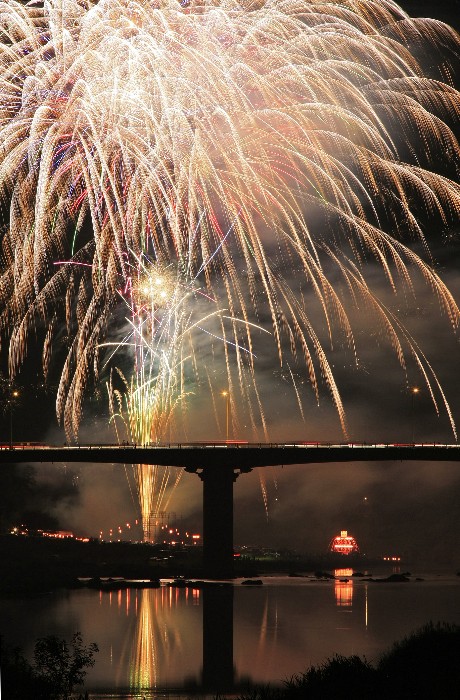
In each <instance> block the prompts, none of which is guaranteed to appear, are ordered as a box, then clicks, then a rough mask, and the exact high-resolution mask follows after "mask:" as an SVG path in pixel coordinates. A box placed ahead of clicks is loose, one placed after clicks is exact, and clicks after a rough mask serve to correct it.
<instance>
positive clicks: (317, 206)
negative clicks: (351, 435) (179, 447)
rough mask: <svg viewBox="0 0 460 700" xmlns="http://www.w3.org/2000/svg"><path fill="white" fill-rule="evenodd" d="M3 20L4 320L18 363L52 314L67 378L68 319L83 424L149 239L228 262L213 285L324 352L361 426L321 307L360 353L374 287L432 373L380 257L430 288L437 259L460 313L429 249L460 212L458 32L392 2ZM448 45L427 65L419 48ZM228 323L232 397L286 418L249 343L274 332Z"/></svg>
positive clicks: (182, 253)
mask: <svg viewBox="0 0 460 700" xmlns="http://www.w3.org/2000/svg"><path fill="white" fill-rule="evenodd" d="M0 31H1V36H2V42H1V46H0V65H1V72H0V73H1V74H0V192H1V200H0V201H1V202H2V208H3V212H4V213H5V212H6V211H8V212H9V217H8V225H5V231H4V235H3V238H2V267H1V278H0V296H1V299H2V307H1V317H0V322H1V328H2V330H3V331H4V332H5V333H6V334H8V335H9V337H10V341H9V361H10V371H11V373H12V375H14V373H15V372H16V371H17V370H18V367H19V366H20V364H21V363H22V362H23V360H24V359H25V357H26V355H27V348H28V340H29V336H30V334H31V333H32V332H33V331H34V330H35V329H36V328H39V329H41V328H42V326H43V325H44V326H45V328H46V329H47V331H45V332H46V342H45V346H44V352H43V363H44V370H45V373H46V371H47V369H48V365H49V362H50V358H51V355H52V353H51V348H52V346H53V341H54V339H55V338H56V336H57V334H58V333H59V332H62V326H63V324H65V326H66V328H67V337H68V338H69V349H68V354H67V359H66V361H65V363H64V366H63V371H62V375H61V382H60V386H59V390H58V395H57V412H58V415H59V417H60V418H61V419H62V420H63V422H64V426H65V429H66V431H67V433H68V435H69V436H71V435H75V434H76V433H77V431H78V426H79V422H80V420H81V411H82V399H83V395H84V391H85V389H86V388H87V387H88V386H92V385H93V384H94V382H97V381H98V376H99V367H100V360H101V357H100V356H101V354H102V353H103V350H102V349H101V345H102V341H103V340H104V339H105V338H106V337H107V336H109V337H111V338H116V337H117V332H116V331H117V329H116V328H114V327H113V314H114V310H115V309H116V306H117V304H118V303H119V294H118V290H119V289H120V288H121V287H123V286H124V285H125V284H126V281H127V277H128V276H129V275H131V268H132V267H133V266H135V264H136V261H138V260H139V259H141V256H142V254H143V253H145V252H146V253H147V254H148V255H149V256H150V259H152V260H155V262H156V263H158V264H160V265H167V264H169V263H170V262H171V261H173V262H174V264H175V265H176V266H177V269H179V270H182V269H184V270H187V271H188V272H187V274H189V275H190V279H193V278H194V276H196V275H197V274H198V271H200V270H201V269H202V266H203V262H204V261H209V264H208V265H207V266H206V267H205V269H203V275H204V279H205V282H204V284H203V285H202V287H203V291H204V292H205V293H206V294H207V295H208V296H209V297H211V298H216V297H217V298H219V299H221V303H222V305H223V306H225V307H226V308H228V309H229V315H230V316H232V317H233V318H235V319H237V318H240V319H243V320H244V321H248V322H256V323H257V322H258V321H259V317H260V318H264V319H265V318H266V317H267V313H268V315H269V317H271V324H272V330H273V339H274V352H275V353H276V354H277V355H278V357H279V361H280V363H281V364H283V365H289V366H290V367H291V366H294V365H296V364H297V365H299V364H302V363H303V365H304V366H305V367H306V371H307V374H308V379H309V383H310V385H311V386H312V387H313V388H314V391H315V392H317V393H318V395H319V392H320V385H321V384H322V383H324V384H325V385H326V387H327V388H328V389H329V391H330V393H331V395H332V399H333V401H334V403H335V405H336V407H337V410H338V413H339V416H340V420H341V422H342V426H343V429H344V431H345V430H346V425H345V412H344V407H343V405H342V400H341V397H340V393H339V389H338V387H337V385H336V381H335V378H334V375H333V373H332V370H331V367H330V365H329V362H328V356H327V343H328V340H327V339H326V341H323V339H322V337H321V334H320V332H319V327H318V325H317V323H318V322H317V314H315V313H313V312H312V309H313V308H320V309H321V313H322V320H321V322H320V323H321V325H323V322H324V323H325V325H326V327H327V328H328V332H329V335H330V338H332V339H333V338H334V337H337V336H340V335H342V336H343V337H345V339H346V341H347V343H348V345H349V347H350V348H351V351H352V352H353V351H354V350H353V349H354V341H353V333H352V328H351V325H350V321H349V314H350V309H352V308H354V305H355V304H356V303H358V300H362V299H363V298H365V297H368V300H367V302H368V308H369V309H371V310H372V311H373V312H374V318H375V323H376V325H378V326H380V327H381V328H383V329H385V330H386V329H388V332H389V333H391V336H392V343H393V345H394V347H395V350H396V352H397V355H398V357H399V358H400V360H401V362H403V361H404V355H405V354H406V353H407V352H409V354H410V353H414V354H415V357H416V358H418V360H420V363H421V366H423V368H424V369H423V372H422V374H423V373H426V376H428V375H429V374H430V373H431V372H430V367H429V365H427V364H426V362H425V358H424V357H423V355H421V354H420V353H419V352H418V351H417V346H416V345H415V344H413V343H412V341H411V338H410V335H409V334H406V333H404V332H402V330H401V326H400V325H399V324H395V323H394V322H393V318H392V316H391V315H390V314H388V313H387V312H386V310H385V308H384V306H383V305H382V304H379V302H378V300H376V298H375V293H374V292H373V290H372V289H371V288H369V286H368V283H367V280H366V273H367V270H368V269H372V268H373V266H374V263H375V264H378V265H380V266H381V267H382V269H383V270H384V272H385V274H386V276H387V279H388V284H389V287H390V289H394V290H395V291H397V290H403V291H404V290H409V292H410V291H411V289H412V279H413V278H414V277H415V276H417V275H419V274H420V275H421V276H422V278H424V279H425V280H426V282H427V284H428V286H429V287H431V288H432V289H433V292H434V293H435V295H436V296H437V297H438V299H439V302H440V305H441V308H442V309H443V311H444V312H445V313H446V315H447V316H448V318H449V321H450V323H451V325H452V326H453V327H454V328H455V327H457V325H458V320H459V310H458V308H457V306H456V304H455V302H454V300H453V299H452V296H451V295H450V294H449V292H448V291H447V289H446V287H445V286H444V284H443V282H442V281H441V280H440V279H439V277H438V276H437V275H436V274H435V273H434V272H433V270H432V269H431V267H430V261H429V257H427V260H428V262H426V260H422V259H421V257H419V256H418V255H417V254H416V253H414V252H413V251H412V250H411V245H412V244H413V243H415V244H416V245H417V246H418V248H419V247H421V248H424V249H425V253H426V255H428V253H427V250H428V243H427V241H426V240H425V231H426V230H427V226H426V223H425V222H426V221H429V222H431V224H433V222H434V224H435V225H436V226H439V227H442V228H448V227H449V225H451V224H452V222H457V221H458V218H459V214H460V187H459V185H458V184H457V183H456V182H455V181H454V180H455V178H456V177H458V163H459V157H460V153H459V145H458V142H457V139H456V137H455V134H454V131H453V130H452V128H453V127H455V128H458V117H459V107H458V105H459V93H458V92H457V91H456V90H455V89H454V87H453V86H452V85H450V84H449V81H450V73H451V69H450V62H451V61H454V60H455V58H456V57H458V52H459V38H458V35H457V34H456V33H455V32H454V31H453V30H451V29H449V28H447V27H445V26H444V25H441V24H440V23H438V22H435V21H429V20H411V19H410V18H409V17H408V16H407V15H406V14H405V13H404V12H403V11H402V10H401V9H400V8H398V6H397V5H396V4H394V3H393V2H390V1H389V0H380V2H368V0H342V1H341V2H340V3H338V2H334V1H330V2H328V1H326V2H321V3H319V2H315V1H314V0H304V1H303V2H302V3H299V2H298V1H297V0H267V1H266V2H263V0H260V1H259V2H256V3H253V4H246V5H245V4H240V3H238V2H235V1H234V0H223V1H222V2H206V1H204V2H198V1H197V2H194V1H193V0H192V1H191V2H184V3H183V4H179V3H177V2H176V0H151V1H150V0H149V1H147V0H145V1H141V0H138V1H136V0H129V2H128V0H110V1H109V0H101V1H100V2H98V3H95V4H93V3H91V2H89V1H87V0H80V2H76V1H73V0H65V2H64V1H63V0H50V1H49V2H45V3H44V6H43V8H40V7H33V6H32V7H30V6H24V5H22V4H20V3H19V2H15V1H14V0H9V1H8V2H0ZM441 54H442V55H443V58H442V60H441V59H440V60H439V61H438V65H439V69H433V71H434V72H431V73H430V74H429V75H428V74H425V71H426V69H424V68H423V67H422V66H421V64H420V63H419V60H418V57H422V58H423V57H424V56H427V55H430V56H432V57H433V58H432V64H433V65H435V64H436V61H437V59H438V57H440V56H441ZM437 163H441V164H442V166H439V167H442V168H443V170H442V172H441V171H438V172H437V171H436V168H438V165H437ZM4 218H5V220H6V218H7V217H6V214H4ZM230 228H231V235H228V234H227V237H226V233H227V232H228V231H229V229H230ZM216 251H218V252H217V254H215V253H216ZM67 260H72V262H73V263H74V264H73V265H67V264H61V265H55V262H56V261H67ZM368 263H370V265H369V264H368ZM88 265H90V266H91V267H87V266H88ZM286 267H288V269H290V270H291V271H292V272H293V274H294V275H295V277H296V280H297V281H298V284H297V285H296V288H295V289H294V288H293V286H292V284H290V283H289V282H288V281H287V280H286V279H284V278H283V276H282V272H281V271H282V270H283V269H285V268H286ZM241 269H244V275H241V274H240V271H241ZM337 269H338V270H339V271H340V274H341V275H342V277H343V279H344V280H345V281H346V285H347V288H348V290H349V296H348V298H339V294H338V291H337V290H336V289H335V288H334V274H335V271H336V270H337ZM299 289H300V292H299ZM307 294H308V303H305V302H304V300H305V299H306V298H307V296H306V295H307ZM63 300H65V303H63ZM313 319H315V320H313ZM222 323H223V321H222ZM315 325H316V326H317V327H315ZM243 328H244V329H243ZM218 335H220V336H222V337H224V338H225V339H226V340H227V339H228V340H231V342H233V343H234V344H235V345H234V351H232V352H233V354H232V355H231V356H230V354H229V352H230V351H229V346H228V345H227V344H225V346H224V349H225V366H226V372H227V375H228V377H227V380H228V381H227V384H228V386H229V388H231V391H232V396H235V392H239V394H240V396H241V401H238V403H239V404H241V405H247V406H248V412H249V414H250V425H251V426H252V430H253V431H255V432H256V431H259V430H262V431H264V430H266V427H264V426H265V423H264V420H265V419H264V411H263V401H262V399H261V397H260V395H259V390H258V388H257V384H256V383H254V382H253V381H252V379H251V377H253V376H254V360H253V356H252V355H251V354H248V353H242V352H240V350H239V348H240V347H242V346H243V347H246V348H248V349H249V350H250V351H251V352H252V346H253V342H254V341H255V337H254V334H253V333H251V330H250V326H249V325H245V326H244V327H240V326H239V325H238V324H237V323H232V324H230V327H226V328H223V329H222V332H221V333H219V334H218ZM117 339H118V340H119V337H118V338H117ZM209 342H212V341H211V340H210V341H209ZM292 356H294V357H292ZM194 367H195V364H194ZM247 377H249V379H250V381H249V382H246V378H247ZM432 385H433V386H436V382H434V383H432ZM133 390H135V389H134V387H133ZM294 393H295V392H294ZM233 401H235V399H233ZM235 403H236V402H235ZM232 415H235V413H234V412H233V411H232ZM235 420H237V416H236V417H235ZM260 426H262V428H261V427H260Z"/></svg>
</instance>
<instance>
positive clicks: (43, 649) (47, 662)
mask: <svg viewBox="0 0 460 700" xmlns="http://www.w3.org/2000/svg"><path fill="white" fill-rule="evenodd" d="M97 651H99V649H98V647H97V644H95V643H94V642H92V643H91V644H88V645H87V646H85V645H84V644H83V640H82V637H81V634H80V633H79V632H76V633H75V634H74V635H73V637H72V639H71V641H70V644H68V643H67V641H66V640H65V639H59V638H58V637H56V636H53V635H50V636H48V637H43V638H41V639H38V640H37V641H36V643H35V650H34V660H33V664H32V665H31V664H29V662H28V661H27V660H26V659H25V658H24V656H23V655H22V653H21V651H20V650H19V649H14V650H9V649H2V655H1V667H2V691H3V699H4V700H25V699H26V698H27V699H28V698H30V699H31V700H32V699H33V700H68V698H70V696H71V694H72V692H73V689H74V687H75V686H79V685H82V684H83V681H84V678H85V676H86V669H87V668H90V667H92V666H94V662H95V660H94V655H95V653H96V652H97Z"/></svg>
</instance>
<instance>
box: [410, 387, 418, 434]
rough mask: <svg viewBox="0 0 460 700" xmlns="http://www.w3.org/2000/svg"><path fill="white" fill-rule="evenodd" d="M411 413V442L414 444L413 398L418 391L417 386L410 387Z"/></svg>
mask: <svg viewBox="0 0 460 700" xmlns="http://www.w3.org/2000/svg"><path fill="white" fill-rule="evenodd" d="M410 392H411V414H412V442H413V443H414V444H415V411H414V399H415V397H416V396H417V394H419V393H420V389H419V388H418V386H413V387H411V390H410Z"/></svg>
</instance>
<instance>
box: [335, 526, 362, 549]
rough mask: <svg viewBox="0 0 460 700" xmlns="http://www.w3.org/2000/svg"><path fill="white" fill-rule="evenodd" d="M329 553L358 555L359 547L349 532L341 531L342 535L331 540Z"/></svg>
mask: <svg viewBox="0 0 460 700" xmlns="http://www.w3.org/2000/svg"><path fill="white" fill-rule="evenodd" d="M329 552H334V553H335V554H357V553H358V552H359V547H358V543H357V542H356V540H355V538H354V537H352V536H351V535H349V534H348V530H341V531H340V535H337V536H336V537H334V538H333V539H332V540H331V543H330V545H329Z"/></svg>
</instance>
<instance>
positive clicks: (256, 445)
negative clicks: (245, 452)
mask: <svg viewBox="0 0 460 700" xmlns="http://www.w3.org/2000/svg"><path fill="white" fill-rule="evenodd" d="M390 447H391V448H395V447H414V448H418V447H443V448H448V447H454V448H458V444H448V443H443V442H377V443H371V442H322V441H304V440H299V441H293V442H248V441H243V440H241V441H240V440H222V441H219V440H215V441H209V442H205V441H196V442H177V443H173V442H168V443H157V444H154V445H151V444H139V443H135V442H134V443H132V442H123V443H74V444H67V443H64V444H62V445H47V444H46V443H42V442H13V443H6V442H4V443H0V450H26V449H27V450H35V449H37V450H44V449H45V450H69V451H70V450H72V451H73V450H79V449H85V450H88V449H89V450H103V449H119V450H123V449H138V448H139V449H152V450H155V449H190V448H194V449H221V448H225V449H247V448H251V449H271V448H276V449H283V448H297V449H315V448H334V449H347V448H352V449H360V448H366V449H372V448H374V449H385V448H390Z"/></svg>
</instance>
